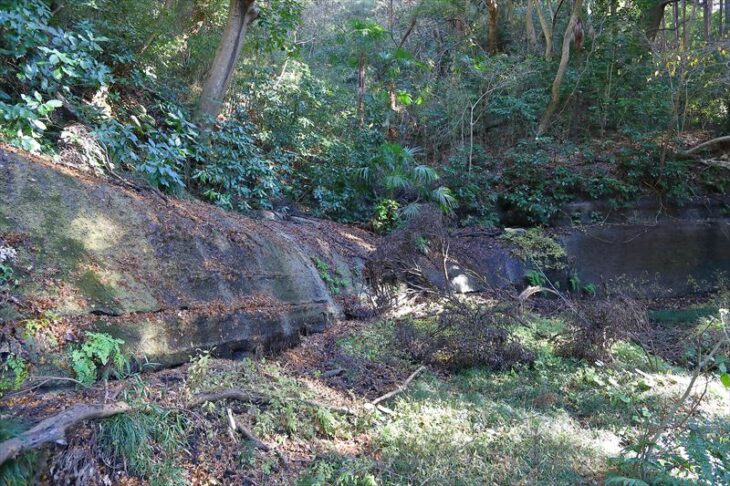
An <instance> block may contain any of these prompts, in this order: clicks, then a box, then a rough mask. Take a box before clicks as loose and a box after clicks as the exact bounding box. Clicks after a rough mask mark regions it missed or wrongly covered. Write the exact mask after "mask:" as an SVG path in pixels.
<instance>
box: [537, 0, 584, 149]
mask: <svg viewBox="0 0 730 486" xmlns="http://www.w3.org/2000/svg"><path fill="white" fill-rule="evenodd" d="M582 7H583V0H575V3H573V11H572V12H571V14H570V20H568V26H567V27H566V28H565V34H564V35H563V50H562V53H561V55H560V65H559V66H558V72H557V73H556V74H555V80H553V87H552V93H551V97H550V103H548V106H547V109H546V110H545V113H544V114H543V115H542V119H540V124H539V125H538V127H537V136H538V137H539V136H540V135H542V134H543V133H545V132H546V131H547V129H548V127H549V126H550V118H552V116H553V113H555V109H556V108H557V107H558V102H559V101H560V86H561V85H562V84H563V77H564V76H565V70H566V69H567V68H568V62H569V61H570V43H571V41H572V40H573V38H574V31H575V27H576V25H577V23H578V18H579V17H580V11H581V8H582Z"/></svg>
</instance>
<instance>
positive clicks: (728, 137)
mask: <svg viewBox="0 0 730 486" xmlns="http://www.w3.org/2000/svg"><path fill="white" fill-rule="evenodd" d="M720 142H730V135H724V136H722V137H717V138H713V139H712V140H708V141H707V142H703V143H701V144H699V145H696V146H694V147H692V148H691V149H689V150H685V151H684V153H685V154H693V153H695V152H697V151H698V150H700V149H702V148H705V147H707V146H708V145H714V144H716V143H720Z"/></svg>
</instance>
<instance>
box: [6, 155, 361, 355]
mask: <svg viewBox="0 0 730 486" xmlns="http://www.w3.org/2000/svg"><path fill="white" fill-rule="evenodd" d="M0 236H2V237H5V239H6V240H7V239H13V240H15V241H16V242H17V243H16V246H18V248H19V250H20V255H19V257H18V259H17V261H16V262H14V267H15V269H16V273H17V275H18V276H19V281H20V286H19V288H18V289H17V294H18V297H19V301H20V304H19V305H17V306H15V307H16V309H14V310H12V311H9V310H4V311H3V312H2V313H0V319H2V316H3V315H4V316H5V319H8V316H14V317H15V318H16V319H20V318H22V317H23V316H24V313H28V312H30V311H29V309H31V308H34V309H37V308H39V307H42V308H44V309H52V310H54V311H56V312H58V313H60V314H61V315H62V316H64V318H66V319H71V320H73V322H74V325H75V326H77V327H79V328H84V327H86V326H88V327H96V328H104V329H105V330H107V331H108V332H110V333H111V334H113V335H117V336H121V337H123V338H124V339H125V341H126V343H127V349H128V350H129V351H130V352H132V353H134V354H136V355H139V356H143V355H144V356H146V357H147V358H148V359H150V360H153V361H159V362H164V363H166V364H172V363H179V362H183V361H185V360H186V359H187V357H188V356H189V355H190V354H191V353H193V352H195V351H196V350H197V349H210V348H214V347H215V348H216V349H217V350H218V351H219V352H221V353H226V354H230V353H232V352H236V351H240V350H243V351H251V350H254V349H256V348H258V347H261V348H272V347H274V348H275V347H282V346H284V345H287V344H291V343H293V342H296V340H297V339H298V336H299V334H300V333H305V332H312V331H317V330H321V329H323V328H324V327H325V326H326V325H327V323H328V322H329V321H330V320H331V319H333V318H334V317H335V316H336V315H337V313H338V310H337V307H336V305H335V303H334V302H333V299H332V297H331V295H330V289H328V287H327V285H325V283H324V282H323V281H322V278H321V275H320V273H321V272H320V270H318V269H317V268H315V266H314V264H313V260H312V259H313V257H318V258H320V259H321V260H322V261H325V262H327V263H328V265H330V266H331V267H332V268H333V271H334V269H335V268H336V269H338V270H340V272H341V273H342V274H347V276H348V278H347V279H342V282H341V286H342V287H343V288H342V289H339V290H340V291H349V290H351V289H352V288H353V287H354V286H355V284H356V273H355V274H353V273H352V269H353V268H355V267H358V266H361V265H362V260H363V258H364V256H365V254H366V253H367V251H368V250H369V248H370V245H371V239H372V238H371V236H370V235H369V234H368V233H366V232H364V231H359V230H356V229H353V228H348V227H346V226H343V225H337V224H334V223H329V222H324V221H312V222H310V223H309V224H303V223H298V224H297V223H291V222H285V221H269V220H267V221H263V220H256V221H255V220H251V219H248V218H245V217H241V216H239V215H235V214H231V213H227V212H224V211H222V210H220V209H217V208H214V207H212V206H210V205H206V204H203V203H199V202H182V201H179V200H175V199H172V198H170V199H167V200H165V199H163V198H162V197H161V196H159V195H156V194H154V193H152V192H150V191H141V192H140V191H135V190H132V189H129V188H125V187H121V186H118V185H112V184H109V183H108V182H104V181H101V180H98V179H91V178H87V177H85V176H81V175H79V174H76V173H73V172H71V171H68V170H64V169H61V168H58V167H55V166H53V165H52V164H49V163H48V162H47V161H45V160H31V159H30V158H29V157H27V156H25V155H23V156H20V155H17V154H13V153H11V152H9V151H6V150H0Z"/></svg>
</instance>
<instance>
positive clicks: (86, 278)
mask: <svg viewBox="0 0 730 486" xmlns="http://www.w3.org/2000/svg"><path fill="white" fill-rule="evenodd" d="M76 287H77V288H78V289H79V290H80V291H81V293H82V294H83V295H84V297H86V298H87V299H89V300H91V301H92V302H93V303H95V304H99V305H102V306H112V307H116V302H115V297H116V292H115V291H114V288H113V287H109V286H106V285H104V284H103V283H102V282H101V280H100V279H99V277H98V275H97V274H96V273H94V272H93V271H91V270H87V271H85V272H84V273H82V274H81V276H80V277H79V278H78V279H77V280H76Z"/></svg>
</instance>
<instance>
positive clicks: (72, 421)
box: [0, 402, 131, 465]
mask: <svg viewBox="0 0 730 486" xmlns="http://www.w3.org/2000/svg"><path fill="white" fill-rule="evenodd" d="M130 410H131V407H130V406H129V405H127V404H126V403H125V402H117V403H111V404H107V405H81V404H79V405H74V406H72V407H69V408H67V409H66V410H63V411H62V412H59V413H58V414H56V415H54V416H52V417H49V418H47V419H45V420H43V421H41V422H40V423H39V424H38V425H36V426H35V427H33V428H32V429H30V430H28V431H26V432H23V433H22V434H20V435H19V436H18V437H15V438H13V439H10V440H6V441H5V442H3V443H2V444H0V465H1V464H4V463H5V461H7V460H9V459H13V458H14V457H16V456H17V455H18V454H21V453H23V452H27V451H29V450H32V449H36V448H38V447H40V446H42V445H44V444H49V443H52V442H54V443H57V444H65V443H66V431H67V430H68V429H69V428H71V427H73V426H75V425H77V424H79V423H81V422H84V421H86V420H93V419H100V418H106V417H111V416H112V415H116V414H119V413H126V412H129V411H130Z"/></svg>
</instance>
